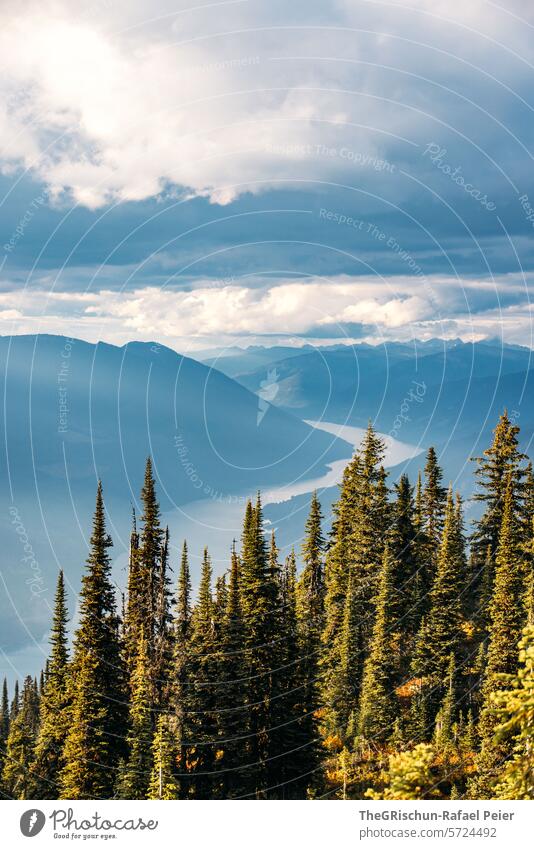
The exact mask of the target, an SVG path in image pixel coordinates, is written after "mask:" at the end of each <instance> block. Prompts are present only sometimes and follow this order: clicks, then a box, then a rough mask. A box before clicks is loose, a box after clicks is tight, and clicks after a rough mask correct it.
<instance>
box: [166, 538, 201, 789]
mask: <svg viewBox="0 0 534 849" xmlns="http://www.w3.org/2000/svg"><path fill="white" fill-rule="evenodd" d="M191 593H192V590H191V575H190V569H189V556H188V550H187V542H185V540H184V544H183V549H182V558H181V563H180V572H179V576H178V593H177V599H176V605H175V610H174V621H173V641H174V657H173V672H172V687H171V691H170V705H171V708H172V711H173V715H174V721H173V724H174V726H175V727H174V731H175V736H176V744H175V745H176V750H177V765H178V767H179V772H180V774H181V776H182V777H181V779H180V780H179V786H180V798H186V797H187V796H188V795H189V791H190V789H191V785H190V782H189V780H188V778H187V775H186V772H187V746H186V742H185V741H186V740H187V739H192V738H193V735H194V730H193V728H192V726H193V725H194V717H193V713H192V711H193V710H194V705H195V702H194V698H193V692H192V687H191V677H192V659H191V646H190V638H191V616H192V605H191Z"/></svg>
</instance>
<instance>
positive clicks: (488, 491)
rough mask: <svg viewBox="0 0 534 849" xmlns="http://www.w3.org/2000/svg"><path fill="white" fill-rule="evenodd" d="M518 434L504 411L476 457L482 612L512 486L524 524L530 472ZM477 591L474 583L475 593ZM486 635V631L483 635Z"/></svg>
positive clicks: (515, 507) (476, 556)
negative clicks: (480, 506)
mask: <svg viewBox="0 0 534 849" xmlns="http://www.w3.org/2000/svg"><path fill="white" fill-rule="evenodd" d="M518 434H519V428H518V427H517V425H514V424H512V422H511V421H510V418H509V416H508V413H507V411H506V410H505V411H504V413H503V414H502V415H501V417H500V418H499V422H498V424H497V427H496V428H495V430H494V437H493V442H492V444H491V447H490V448H488V449H487V450H486V451H484V453H483V456H482V457H476V458H475V460H476V462H477V468H476V470H475V474H476V476H477V481H478V491H477V492H476V493H475V495H474V499H475V501H481V502H483V504H484V505H485V510H484V513H483V515H482V518H481V519H480V520H479V521H478V522H476V523H475V532H474V534H473V538H472V551H473V559H474V564H475V572H476V574H477V575H478V583H479V585H480V587H481V593H482V596H483V597H482V598H481V602H480V606H481V608H482V610H484V608H483V606H482V605H483V603H484V602H486V600H487V599H488V597H491V593H492V591H493V581H494V578H495V558H496V555H497V548H498V545H499V537H500V532H501V525H502V521H503V515H504V503H505V495H506V490H507V488H508V487H509V486H510V487H511V498H512V509H513V512H514V514H516V515H517V516H518V519H519V523H520V524H521V525H522V524H523V523H524V521H525V497H526V495H527V492H528V488H527V485H526V482H525V475H526V474H527V471H526V470H525V468H524V465H523V464H524V461H525V459H526V456H525V454H523V453H522V452H521V451H520V450H519V441H518ZM476 588H477V584H476V583H475V587H474V590H476ZM487 624H488V621H487V617H484V616H483V617H481V619H480V625H481V627H482V628H484V627H485V626H487ZM486 633H487V632H485V631H484V630H483V632H482V636H483V637H484V636H485V635H486Z"/></svg>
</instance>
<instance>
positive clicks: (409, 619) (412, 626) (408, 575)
mask: <svg viewBox="0 0 534 849" xmlns="http://www.w3.org/2000/svg"><path fill="white" fill-rule="evenodd" d="M394 489H395V496H396V498H395V501H394V504H393V509H392V527H391V533H390V541H391V553H392V555H393V557H394V559H395V562H396V564H397V573H396V574H395V575H394V584H395V587H396V588H397V592H398V606H397V613H398V618H399V624H398V630H399V631H400V632H401V633H402V647H401V650H402V660H403V665H406V663H407V661H408V657H409V654H410V652H411V649H412V643H413V639H414V636H415V634H416V633H417V630H418V627H419V624H420V619H421V605H422V601H423V594H424V587H423V586H422V581H421V571H420V569H419V558H418V540H417V527H416V515H415V505H414V500H413V491H412V487H411V486H410V481H409V480H408V476H407V475H401V477H400V478H399V482H398V483H397V484H395V487H394Z"/></svg>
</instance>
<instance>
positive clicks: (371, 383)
mask: <svg viewBox="0 0 534 849" xmlns="http://www.w3.org/2000/svg"><path fill="white" fill-rule="evenodd" d="M531 359H532V352H531V351H530V350H529V349H527V348H520V347H518V346H500V345H499V344H497V343H493V342H478V343H476V344H466V343H462V342H459V341H455V342H453V343H447V345H444V344H443V343H441V349H439V342H438V340H433V344H432V345H430V344H427V345H419V344H418V346H417V348H414V347H413V346H411V347H410V346H406V345H400V344H398V343H392V344H389V343H388V345H382V346H377V347H371V346H359V345H355V346H351V347H349V348H346V349H344V350H340V349H337V350H335V351H328V350H324V349H321V348H318V349H316V350H315V351H312V352H308V353H305V354H302V355H301V356H298V357H291V358H289V359H286V360H281V361H279V362H277V363H276V365H275V366H274V371H275V374H274V373H273V375H272V376H271V381H272V382H273V383H275V384H276V387H277V391H276V394H275V395H274V397H273V398H272V403H273V404H276V405H277V406H279V407H281V408H282V409H285V410H292V411H294V412H296V413H298V415H299V416H301V417H302V418H304V419H312V420H317V419H321V418H322V419H324V420H325V421H335V422H345V423H347V424H354V425H358V426H364V425H365V424H366V422H367V421H368V419H369V418H371V419H372V420H373V421H374V422H375V424H376V426H377V428H378V429H379V430H383V431H385V432H389V431H391V430H397V431H398V433H397V434H396V435H397V437H398V438H399V439H401V440H402V439H403V440H404V441H410V440H413V439H419V438H420V437H421V436H423V435H424V439H425V442H426V443H427V444H428V441H429V440H430V441H432V439H434V438H438V436H439V438H442V437H443V436H444V435H446V434H447V433H449V432H450V428H451V426H453V427H454V426H455V425H456V424H457V423H458V426H460V427H461V428H464V427H473V421H475V422H479V421H481V420H483V419H484V416H485V408H486V407H487V405H488V403H489V401H490V399H491V398H492V397H493V394H494V393H495V397H496V398H497V399H498V401H499V403H507V404H508V405H511V404H512V403H518V399H517V401H516V400H515V396H514V394H513V391H512V390H510V391H509V390H508V385H507V381H506V377H507V376H508V375H509V374H512V373H519V374H521V373H524V372H526V371H528V369H529V368H530V366H531V365H534V363H533V362H532V361H531ZM237 379H238V380H239V381H240V382H241V383H242V384H243V385H244V386H246V387H247V388H248V389H251V390H252V391H258V390H259V389H260V387H261V383H262V381H264V380H265V373H264V371H263V370H261V369H258V370H255V371H253V372H250V373H244V374H241V375H238V377H237ZM486 379H487V380H488V381H489V382H488V383H486V384H485V392H486V395H485V396H480V393H479V392H478V390H477V385H478V384H479V382H480V381H481V380H486ZM488 391H489V394H487V393H488ZM414 394H418V399H419V400H418V401H415V400H414V398H413V396H414ZM469 398H472V399H473V400H472V402H471V401H469ZM464 401H467V402H468V404H469V407H470V412H471V413H472V414H474V415H475V419H474V420H473V419H470V418H469V417H467V416H466V415H465V414H464V413H463V412H462V409H463V404H464ZM524 401H525V399H523V400H522V403H524ZM406 403H408V406H409V411H408V412H406V410H405V407H403V404H404V405H406ZM436 404H439V408H440V416H439V417H438V416H436V415H435V414H434V412H433V411H434V408H435V406H436ZM473 406H474V407H475V409H473ZM465 409H467V408H465ZM401 413H403V416H404V418H402V419H401V422H400V425H401V426H400V428H399V427H398V426H396V425H398V421H397V419H398V416H399V415H400V414H401ZM407 418H408V419H409V421H407V420H406V419H407ZM475 426H476V425H475Z"/></svg>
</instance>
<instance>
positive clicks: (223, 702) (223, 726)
mask: <svg viewBox="0 0 534 849" xmlns="http://www.w3.org/2000/svg"><path fill="white" fill-rule="evenodd" d="M243 645H244V626H243V616H242V611H241V597H240V563H239V557H238V555H237V551H236V547H235V542H234V544H233V545H232V552H231V559H230V578H229V582H228V592H227V597H226V611H225V616H224V624H223V629H222V635H221V657H220V665H219V670H220V671H219V688H218V699H217V703H218V706H219V712H218V729H219V741H220V742H219V746H220V750H221V751H222V758H221V759H220V761H219V762H218V763H219V766H220V770H221V773H220V776H218V777H219V780H220V782H221V796H222V798H224V799H232V798H235V797H238V796H239V795H241V793H243V792H244V785H243V779H242V775H241V769H242V768H243V766H244V763H243V750H244V748H245V745H246V742H247V740H246V732H247V707H246V699H247V682H246V677H245V676H246V670H245V664H244V656H243Z"/></svg>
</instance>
